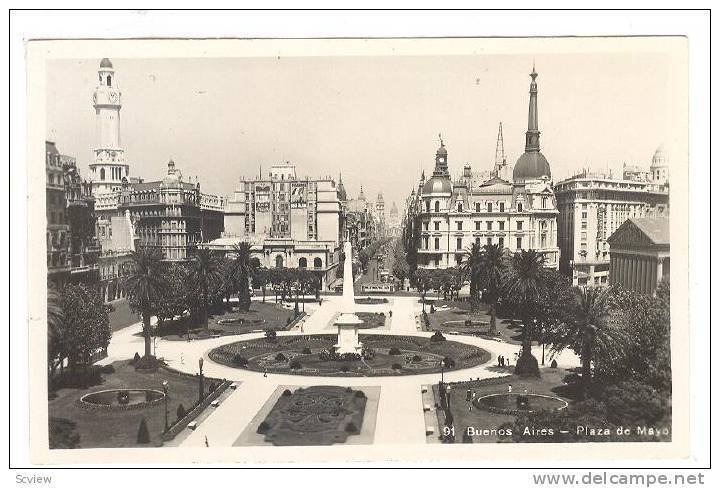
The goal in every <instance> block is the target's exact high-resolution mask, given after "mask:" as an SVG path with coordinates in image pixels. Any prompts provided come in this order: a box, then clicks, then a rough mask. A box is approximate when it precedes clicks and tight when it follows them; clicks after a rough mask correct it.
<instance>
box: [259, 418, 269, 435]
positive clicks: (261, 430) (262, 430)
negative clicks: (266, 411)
mask: <svg viewBox="0 0 720 488" xmlns="http://www.w3.org/2000/svg"><path fill="white" fill-rule="evenodd" d="M269 430H270V424H268V423H267V422H265V421H264V420H263V421H262V422H260V425H258V428H257V433H258V434H265V433H266V432H267V431H269Z"/></svg>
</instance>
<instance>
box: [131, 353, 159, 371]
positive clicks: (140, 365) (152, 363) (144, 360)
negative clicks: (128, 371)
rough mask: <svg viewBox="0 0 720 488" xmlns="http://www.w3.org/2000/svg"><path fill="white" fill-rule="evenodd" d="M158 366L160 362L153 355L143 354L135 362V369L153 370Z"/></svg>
mask: <svg viewBox="0 0 720 488" xmlns="http://www.w3.org/2000/svg"><path fill="white" fill-rule="evenodd" d="M160 366H161V363H160V361H158V359H157V358H156V357H155V356H143V357H141V358H140V359H139V360H138V361H136V362H135V369H144V370H153V369H158V368H159V367H160Z"/></svg>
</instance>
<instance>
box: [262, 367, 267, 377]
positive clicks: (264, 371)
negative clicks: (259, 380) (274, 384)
mask: <svg viewBox="0 0 720 488" xmlns="http://www.w3.org/2000/svg"><path fill="white" fill-rule="evenodd" d="M263 378H267V368H263Z"/></svg>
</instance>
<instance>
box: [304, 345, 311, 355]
mask: <svg viewBox="0 0 720 488" xmlns="http://www.w3.org/2000/svg"><path fill="white" fill-rule="evenodd" d="M302 353H303V354H312V351H311V350H310V348H309V347H303V350H302Z"/></svg>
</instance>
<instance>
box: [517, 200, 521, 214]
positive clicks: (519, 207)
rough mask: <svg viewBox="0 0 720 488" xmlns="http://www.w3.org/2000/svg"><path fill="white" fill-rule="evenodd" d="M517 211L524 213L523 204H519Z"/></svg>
mask: <svg viewBox="0 0 720 488" xmlns="http://www.w3.org/2000/svg"><path fill="white" fill-rule="evenodd" d="M517 211H518V212H522V203H520V202H518V204H517Z"/></svg>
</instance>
